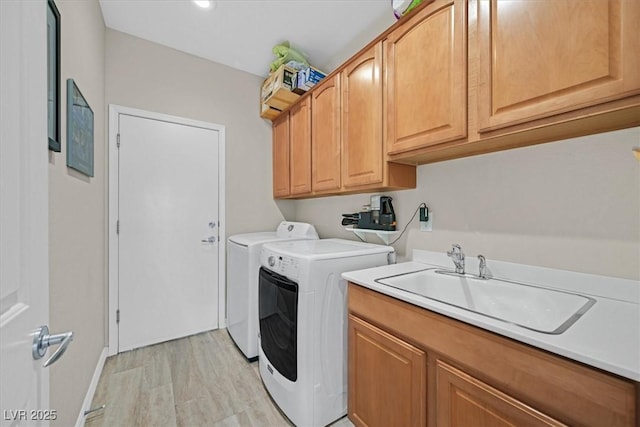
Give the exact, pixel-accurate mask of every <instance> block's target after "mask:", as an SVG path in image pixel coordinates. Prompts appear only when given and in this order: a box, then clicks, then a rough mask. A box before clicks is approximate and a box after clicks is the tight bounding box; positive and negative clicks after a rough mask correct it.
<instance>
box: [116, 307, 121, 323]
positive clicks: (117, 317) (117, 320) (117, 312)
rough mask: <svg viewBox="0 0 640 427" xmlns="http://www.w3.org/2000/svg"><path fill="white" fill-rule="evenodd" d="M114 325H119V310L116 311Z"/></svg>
mask: <svg viewBox="0 0 640 427" xmlns="http://www.w3.org/2000/svg"><path fill="white" fill-rule="evenodd" d="M116 323H120V309H117V310H116Z"/></svg>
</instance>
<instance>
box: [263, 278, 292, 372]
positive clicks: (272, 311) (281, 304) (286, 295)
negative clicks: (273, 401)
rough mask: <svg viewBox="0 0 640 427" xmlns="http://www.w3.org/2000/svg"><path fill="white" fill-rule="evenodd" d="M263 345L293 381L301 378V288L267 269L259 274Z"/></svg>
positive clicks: (269, 357)
mask: <svg viewBox="0 0 640 427" xmlns="http://www.w3.org/2000/svg"><path fill="white" fill-rule="evenodd" d="M258 301H259V304H258V306H259V308H258V315H259V317H260V345H261V347H262V351H263V352H264V354H265V356H267V359H269V362H271V365H272V366H273V368H274V369H276V370H277V371H278V372H279V373H280V374H281V375H282V376H284V377H285V378H287V379H288V380H289V381H296V380H297V378H298V364H297V360H298V358H297V349H298V343H297V336H298V284H297V283H295V282H294V281H292V280H290V279H288V278H286V277H284V276H281V275H279V274H276V273H274V272H272V271H270V270H267V269H266V268H264V267H261V268H260V273H259V295H258Z"/></svg>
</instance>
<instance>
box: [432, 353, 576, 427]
mask: <svg viewBox="0 0 640 427" xmlns="http://www.w3.org/2000/svg"><path fill="white" fill-rule="evenodd" d="M436 376H437V378H436V383H437V385H438V386H437V396H436V401H437V403H436V413H437V414H438V422H437V425H438V426H439V427H449V426H450V427H454V426H473V425H477V426H480V425H482V426H496V427H499V426H505V427H506V426H564V425H565V424H563V423H561V422H560V421H557V420H555V419H553V418H551V417H549V416H547V415H545V414H543V413H541V412H539V411H537V410H535V409H533V408H531V407H530V406H528V405H526V404H524V403H522V402H520V401H518V400H516V399H514V398H513V397H511V396H509V395H507V394H505V393H502V392H501V391H499V390H496V389H495V388H493V387H491V386H490V385H488V384H485V383H483V382H482V381H479V380H477V379H476V378H474V377H472V376H471V375H468V374H467V373H465V372H463V371H461V370H459V369H456V368H454V367H453V366H451V365H449V364H447V363H445V362H443V361H441V360H438V361H437V363H436Z"/></svg>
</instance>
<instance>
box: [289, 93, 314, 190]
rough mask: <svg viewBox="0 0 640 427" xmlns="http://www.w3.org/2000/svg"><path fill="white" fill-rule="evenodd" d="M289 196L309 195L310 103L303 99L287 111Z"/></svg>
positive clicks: (308, 100)
mask: <svg viewBox="0 0 640 427" xmlns="http://www.w3.org/2000/svg"><path fill="white" fill-rule="evenodd" d="M289 132H290V134H289V137H290V145H289V150H290V153H289V161H290V171H291V174H290V180H291V195H292V196H298V195H302V194H309V193H311V101H310V99H309V98H305V99H304V100H302V101H301V102H300V103H298V104H297V105H296V106H295V107H293V108H292V109H291V110H290V111H289Z"/></svg>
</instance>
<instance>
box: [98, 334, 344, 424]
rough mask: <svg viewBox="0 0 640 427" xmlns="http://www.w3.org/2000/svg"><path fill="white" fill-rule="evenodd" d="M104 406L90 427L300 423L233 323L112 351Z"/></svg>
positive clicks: (102, 390)
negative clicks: (243, 349) (249, 355)
mask: <svg viewBox="0 0 640 427" xmlns="http://www.w3.org/2000/svg"><path fill="white" fill-rule="evenodd" d="M102 404H106V407H105V409H104V410H103V411H99V412H97V413H95V414H94V415H92V416H90V417H87V419H86V420H85V426H89V427H114V426H132V427H135V426H145V427H146V426H185V427H198V426H207V427H209V426H216V427H254V426H261V427H262V426H269V427H290V426H292V424H291V423H290V422H289V421H288V420H287V419H286V417H285V416H284V415H282V413H281V412H280V411H279V410H278V408H277V407H276V405H275V404H274V403H273V401H272V400H271V398H270V397H269V394H268V393H267V392H266V390H265V388H264V385H263V384H262V380H261V379H260V372H259V368H258V363H257V362H254V363H249V362H248V361H247V360H246V359H245V357H244V356H243V355H242V354H241V353H240V351H239V350H238V349H237V348H236V347H235V345H234V344H233V341H232V340H231V338H230V337H229V334H228V332H227V330H226V329H219V330H215V331H209V332H205V333H202V334H197V335H193V336H190V337H186V338H181V339H178V340H173V341H168V342H165V343H161V344H156V345H153V346H149V347H143V348H139V349H135V350H131V351H127V352H125V353H121V354H118V355H116V356H112V357H109V358H108V359H107V361H106V362H105V366H104V368H103V371H102V375H101V376H100V380H99V382H98V386H97V388H96V393H95V395H94V399H93V404H92V407H97V406H100V405H102ZM352 426H353V424H351V422H350V421H349V420H348V419H347V418H343V419H341V420H338V421H337V422H336V423H334V424H333V427H352Z"/></svg>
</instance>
